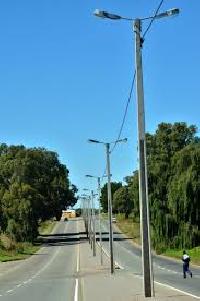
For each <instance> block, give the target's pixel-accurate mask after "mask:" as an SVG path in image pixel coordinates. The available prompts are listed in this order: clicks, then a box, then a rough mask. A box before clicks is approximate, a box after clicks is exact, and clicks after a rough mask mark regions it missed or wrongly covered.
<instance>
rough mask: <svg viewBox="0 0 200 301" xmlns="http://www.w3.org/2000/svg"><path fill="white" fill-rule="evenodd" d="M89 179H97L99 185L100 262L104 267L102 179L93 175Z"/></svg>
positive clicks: (88, 176)
mask: <svg viewBox="0 0 200 301" xmlns="http://www.w3.org/2000/svg"><path fill="white" fill-rule="evenodd" d="M86 177H87V178H95V179H97V185H98V201H99V209H98V210H99V244H100V261H101V265H103V247H102V229H101V202H100V198H101V178H100V177H96V176H92V175H86Z"/></svg>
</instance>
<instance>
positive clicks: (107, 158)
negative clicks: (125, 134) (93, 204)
mask: <svg viewBox="0 0 200 301" xmlns="http://www.w3.org/2000/svg"><path fill="white" fill-rule="evenodd" d="M126 141H127V138H125V139H120V140H116V141H114V142H109V143H108V142H102V141H98V140H94V139H89V140H88V142H92V143H99V144H103V145H105V147H106V162H107V177H108V184H107V189H108V215H109V218H108V219H109V242H110V271H111V274H113V273H114V255H113V229H112V193H111V174H110V144H111V143H114V144H116V143H119V142H126Z"/></svg>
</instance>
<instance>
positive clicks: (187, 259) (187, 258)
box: [182, 250, 192, 278]
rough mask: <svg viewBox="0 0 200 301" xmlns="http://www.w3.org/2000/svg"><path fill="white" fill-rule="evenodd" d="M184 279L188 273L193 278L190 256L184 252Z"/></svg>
mask: <svg viewBox="0 0 200 301" xmlns="http://www.w3.org/2000/svg"><path fill="white" fill-rule="evenodd" d="M182 261H183V278H186V273H188V274H190V277H191V278H192V272H191V270H190V256H189V255H188V254H187V253H186V251H185V250H184V251H183V257H182Z"/></svg>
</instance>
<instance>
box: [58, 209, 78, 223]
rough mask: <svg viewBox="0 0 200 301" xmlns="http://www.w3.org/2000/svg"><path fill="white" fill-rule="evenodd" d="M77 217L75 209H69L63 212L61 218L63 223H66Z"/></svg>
mask: <svg viewBox="0 0 200 301" xmlns="http://www.w3.org/2000/svg"><path fill="white" fill-rule="evenodd" d="M75 217H76V211H75V210H73V209H67V210H63V211H62V217H61V220H62V221H66V220H68V219H70V218H75Z"/></svg>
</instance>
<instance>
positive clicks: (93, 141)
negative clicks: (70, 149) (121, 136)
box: [88, 139, 102, 143]
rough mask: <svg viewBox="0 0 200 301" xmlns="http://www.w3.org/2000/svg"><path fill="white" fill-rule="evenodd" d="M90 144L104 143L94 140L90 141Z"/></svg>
mask: <svg viewBox="0 0 200 301" xmlns="http://www.w3.org/2000/svg"><path fill="white" fill-rule="evenodd" d="M88 142H91V143H102V142H100V141H98V140H94V139H88Z"/></svg>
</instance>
